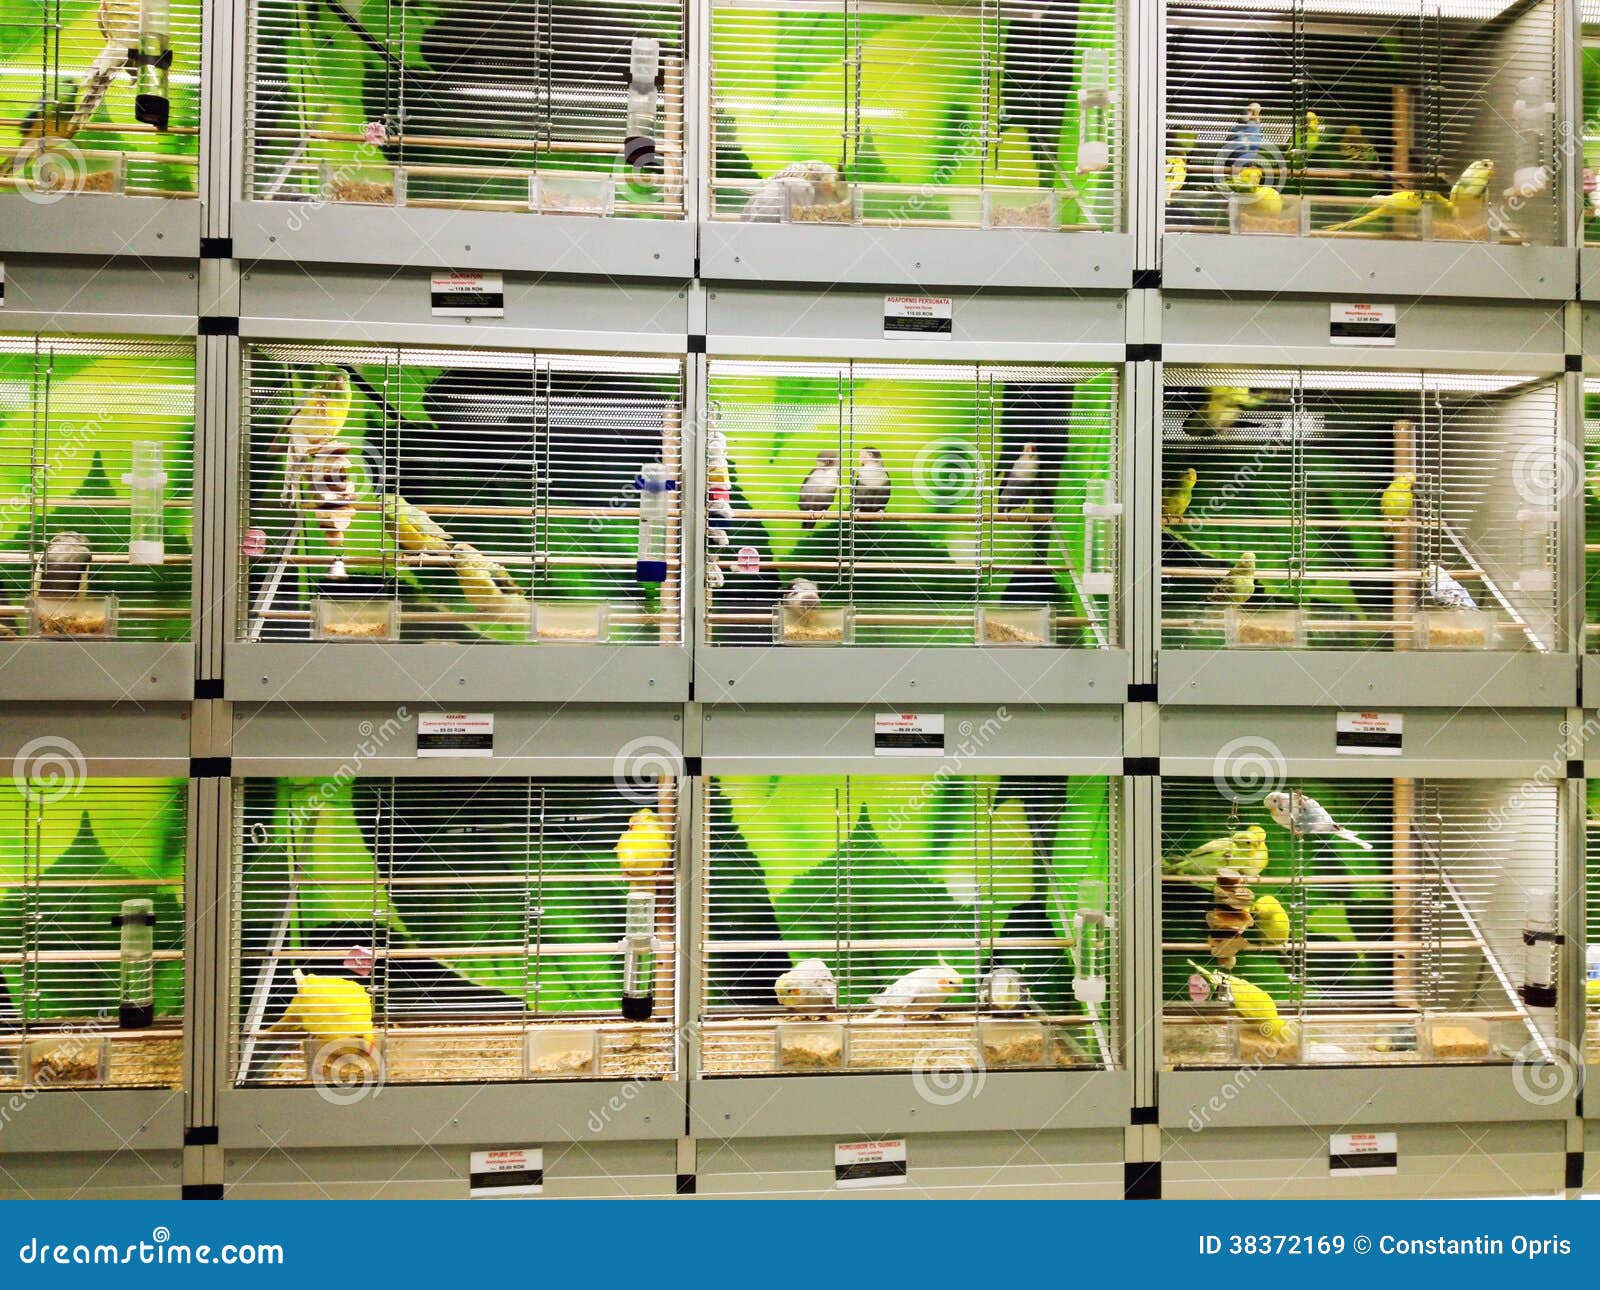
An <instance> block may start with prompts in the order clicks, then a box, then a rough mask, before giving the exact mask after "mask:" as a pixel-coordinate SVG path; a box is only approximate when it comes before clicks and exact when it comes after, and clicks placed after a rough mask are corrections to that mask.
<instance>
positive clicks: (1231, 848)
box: [1161, 824, 1267, 879]
mask: <svg viewBox="0 0 1600 1290" xmlns="http://www.w3.org/2000/svg"><path fill="white" fill-rule="evenodd" d="M1266 867H1267V831H1266V830H1265V829H1264V828H1262V827H1261V826H1260V825H1259V824H1252V825H1249V826H1248V827H1246V828H1243V829H1238V830H1236V831H1234V832H1233V833H1232V834H1230V835H1229V836H1228V837H1225V838H1212V839H1211V841H1209V842H1202V843H1201V844H1200V845H1199V846H1197V847H1196V848H1195V849H1194V850H1193V851H1190V852H1187V853H1186V854H1184V855H1181V856H1174V857H1169V858H1164V859H1163V860H1162V861H1161V871H1162V872H1163V873H1167V874H1172V875H1174V876H1176V877H1182V878H1215V877H1216V876H1217V870H1219V869H1226V868H1232V869H1238V870H1239V871H1240V872H1241V873H1242V874H1244V876H1245V877H1246V878H1247V879H1248V878H1254V877H1255V876H1256V875H1257V874H1259V873H1260V872H1261V871H1262V870H1263V869H1265V868H1266Z"/></svg>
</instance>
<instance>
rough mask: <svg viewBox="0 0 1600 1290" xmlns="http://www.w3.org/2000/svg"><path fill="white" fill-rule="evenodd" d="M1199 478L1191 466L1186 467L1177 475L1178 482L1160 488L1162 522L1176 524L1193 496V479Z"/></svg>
mask: <svg viewBox="0 0 1600 1290" xmlns="http://www.w3.org/2000/svg"><path fill="white" fill-rule="evenodd" d="M1199 478H1200V476H1199V474H1198V473H1197V472H1196V470H1195V468H1194V467H1193V466H1190V467H1188V468H1187V469H1186V470H1185V471H1184V472H1183V474H1181V475H1179V476H1178V482H1177V483H1176V484H1174V485H1173V486H1172V487H1171V488H1163V489H1162V490H1161V522H1162V523H1163V524H1176V523H1177V522H1178V521H1179V520H1181V519H1182V518H1183V516H1184V512H1186V511H1187V510H1188V509H1189V502H1190V500H1191V499H1192V498H1193V497H1194V486H1195V481H1196V480H1198V479H1199Z"/></svg>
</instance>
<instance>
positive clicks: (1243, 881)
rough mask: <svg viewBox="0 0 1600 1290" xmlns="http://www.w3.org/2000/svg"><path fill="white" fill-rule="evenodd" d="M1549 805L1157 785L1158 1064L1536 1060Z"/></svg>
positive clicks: (1516, 789) (1550, 929)
mask: <svg viewBox="0 0 1600 1290" xmlns="http://www.w3.org/2000/svg"><path fill="white" fill-rule="evenodd" d="M1559 793H1560V790H1559V788H1558V786H1556V785H1553V784H1547V783H1544V782H1539V781H1514V780H1448V779H1402V778H1396V779H1392V780H1390V779H1321V780H1303V779H1293V780H1290V781H1288V782H1284V783H1281V784H1278V785H1276V786H1275V787H1274V791H1273V792H1271V793H1268V794H1264V795H1263V794H1260V793H1255V794H1251V795H1242V794H1238V793H1235V792H1233V791H1232V790H1231V789H1228V788H1227V787H1226V785H1225V784H1224V782H1223V781H1222V780H1217V779H1209V778H1208V779H1166V778H1164V779H1163V780H1162V784H1161V901H1160V909H1161V915H1160V917H1161V962H1162V1000H1163V1005H1162V1013H1163V1016H1162V1027H1163V1040H1162V1044H1163V1058H1162V1060H1163V1065H1164V1067H1165V1068H1166V1069H1169V1070H1170V1069H1182V1068H1196V1067H1199V1068H1205V1067H1229V1066H1241V1065H1244V1066H1254V1065H1271V1066H1316V1065H1337V1066H1371V1065H1407V1064H1416V1063H1422V1064H1438V1063H1478V1064H1482V1063H1497V1062H1511V1061H1514V1060H1517V1059H1519V1058H1520V1059H1521V1060H1524V1061H1539V1062H1549V1061H1552V1060H1553V1056H1552V1053H1551V1046H1552V1042H1553V1040H1554V1038H1555V1035H1556V1020H1555V1019H1556V1009H1555V1005H1556V998H1555V988H1556V976H1555V975H1554V972H1555V963H1556V958H1557V933H1558V930H1559V929H1558V928H1557V927H1556V925H1555V921H1554V920H1555V914H1556V910H1557V909H1559V907H1560V903H1559V900H1558V887H1559V884H1558V858H1559V854H1560V846H1559V839H1558V832H1559V829H1558V818H1557V803H1558V800H1559Z"/></svg>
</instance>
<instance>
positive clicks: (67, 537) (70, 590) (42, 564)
mask: <svg viewBox="0 0 1600 1290" xmlns="http://www.w3.org/2000/svg"><path fill="white" fill-rule="evenodd" d="M93 559H94V552H93V549H92V548H91V547H90V546H89V539H88V538H86V537H84V535H83V534H82V533H71V532H67V533H57V534H56V535H55V536H54V537H53V538H51V539H50V540H49V541H48V542H46V543H45V547H44V554H43V555H41V556H40V557H39V564H38V567H37V568H36V569H35V570H34V574H33V590H34V594H35V595H39V596H49V597H52V598H58V599H63V600H72V599H76V598H77V597H79V596H81V595H83V594H84V592H86V591H88V589H89V566H90V564H91V563H92V561H93Z"/></svg>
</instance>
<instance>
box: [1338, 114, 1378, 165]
mask: <svg viewBox="0 0 1600 1290" xmlns="http://www.w3.org/2000/svg"><path fill="white" fill-rule="evenodd" d="M1339 155H1340V156H1341V157H1343V158H1344V159H1345V160H1346V161H1348V162H1350V163H1351V164H1352V165H1362V166H1375V165H1377V164H1378V150H1377V148H1375V147H1374V146H1373V144H1372V140H1371V139H1369V138H1367V136H1366V135H1365V134H1364V133H1362V130H1361V127H1360V126H1359V125H1356V124H1355V123H1353V122H1352V123H1351V124H1350V125H1347V126H1345V128H1344V134H1342V135H1341V136H1340V137H1339Z"/></svg>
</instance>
